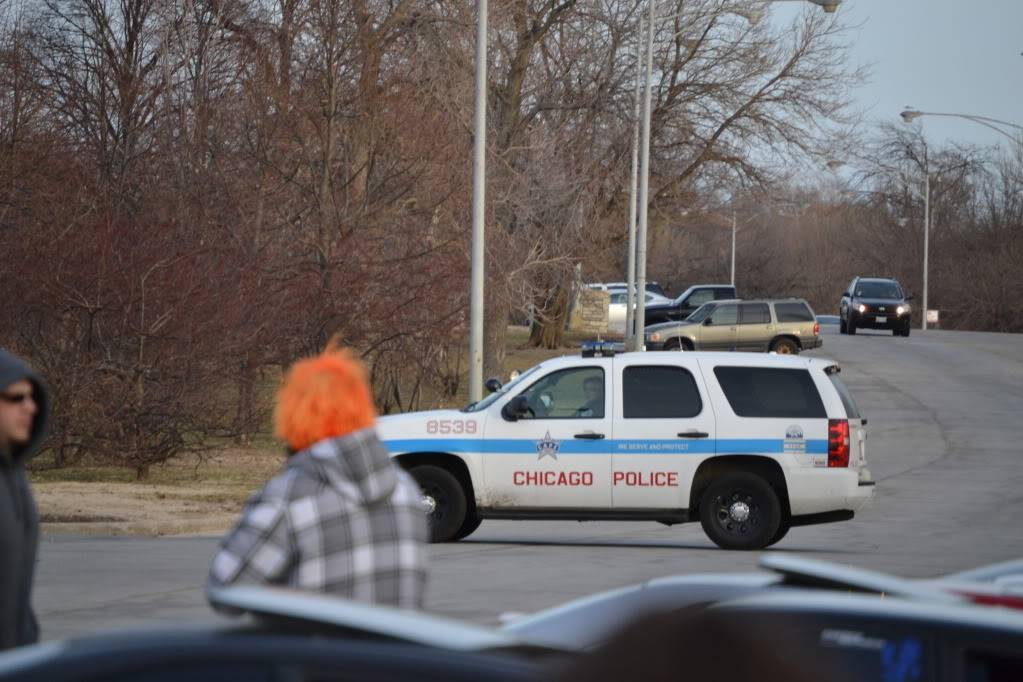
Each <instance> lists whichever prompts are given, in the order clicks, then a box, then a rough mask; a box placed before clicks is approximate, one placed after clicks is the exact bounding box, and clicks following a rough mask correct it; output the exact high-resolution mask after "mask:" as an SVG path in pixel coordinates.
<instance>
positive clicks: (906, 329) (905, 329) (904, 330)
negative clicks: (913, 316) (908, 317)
mask: <svg viewBox="0 0 1023 682" xmlns="http://www.w3.org/2000/svg"><path fill="white" fill-rule="evenodd" d="M909 329H910V327H909V322H907V323H906V324H905V326H903V327H902V335H903V336H905V337H906V338H907V339H908V338H909Z"/></svg>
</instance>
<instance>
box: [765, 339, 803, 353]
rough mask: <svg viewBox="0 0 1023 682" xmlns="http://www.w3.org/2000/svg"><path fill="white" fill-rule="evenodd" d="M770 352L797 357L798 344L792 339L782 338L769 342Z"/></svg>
mask: <svg viewBox="0 0 1023 682" xmlns="http://www.w3.org/2000/svg"><path fill="white" fill-rule="evenodd" d="M771 350H772V351H774V352H775V353H777V354H778V355H799V344H798V343H796V342H795V341H793V340H792V339H788V338H785V337H782V338H780V339H775V340H774V341H772V342H771Z"/></svg>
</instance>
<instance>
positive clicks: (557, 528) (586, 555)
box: [35, 327, 1023, 639]
mask: <svg viewBox="0 0 1023 682" xmlns="http://www.w3.org/2000/svg"><path fill="white" fill-rule="evenodd" d="M825 333H826V339H825V343H824V347H823V348H821V349H819V350H815V351H813V352H812V354H813V355H816V356H824V357H831V358H834V359H836V360H838V361H839V362H840V363H841V365H842V367H843V370H842V377H843V379H844V380H845V381H846V383H847V384H849V386H850V387H851V389H852V391H853V394H854V396H855V397H856V400H857V402H858V403H859V405H860V409H861V411H862V412H863V414H864V416H866V417H867V418H868V419H869V425H868V429H869V438H868V451H867V458H868V463H869V465H870V468H871V470H872V472H873V474H874V478H875V479H876V480H877V481H878V486H877V490H876V493H875V499H874V501H873V502H872V504H871V506H870V507H868V508H867V509H866V510H864V511H863V512H861V513H860V514H859V515H857V517H856V519H855V520H854V521H851V522H847V523H841V524H833V525H826V526H816V527H807V528H796V529H793V530H792V531H791V532H790V533H789V535H788V537H787V538H786V539H785V540H783V541H782V542H781V543H780V544H779V545H778V546H777V547H776V549H777V550H778V551H783V552H793V553H799V554H804V555H807V556H812V557H814V558H818V559H826V560H832V561H838V562H843V563H848V564H853V565H856V566H861V567H865V568H873V569H878V570H884V571H891V572H893V573H897V574H899V575H904V576H919V577H924V576H933V575H938V574H941V573H946V572H950V571H956V570H962V569H966V568H970V567H973V566H977V565H981V564H985V563H991V562H995V561H1001V560H1005V559H1011V558H1017V557H1021V556H1023V527H1021V522H1020V519H1019V516H1018V515H1017V511H1018V510H1019V509H1020V508H1021V507H1023V335H1007V334H986V333H971V332H942V331H929V332H923V333H922V332H920V331H919V330H916V329H914V330H913V334H912V336H911V337H910V338H908V339H903V338H893V337H892V336H891V335H890V333H881V332H869V331H867V332H863V331H861V332H860V333H858V334H857V335H856V336H854V337H847V336H840V335H839V334H838V332H837V327H825ZM215 546H216V538H94V537H67V536H52V537H48V538H46V539H45V540H44V542H43V544H42V549H41V557H40V564H39V571H38V573H37V583H36V590H35V605H36V608H37V611H38V614H39V617H40V621H41V625H42V628H43V636H44V638H46V639H53V638H58V637H65V636H69V635H79V634H84V633H88V632H97V631H100V630H104V629H110V628H137V627H146V626H152V625H159V624H168V623H189V622H198V621H204V620H210V619H212V618H214V616H213V615H212V614H211V612H210V610H209V609H208V607H207V606H206V604H205V601H204V597H203V592H202V589H203V588H202V586H203V582H204V579H205V574H206V568H207V565H208V562H209V559H210V557H211V555H212V553H213V550H214V548H215ZM431 550H432V570H431V576H430V586H429V591H428V594H427V608H428V609H429V610H431V611H434V612H438V613H442V614H447V615H452V616H456V617H461V618H466V619H469V620H473V621H477V622H481V623H495V622H496V621H497V618H498V615H499V614H501V613H504V612H520V611H533V610H537V609H540V608H544V607H547V606H552V605H554V604H557V603H559V602H562V601H565V600H568V599H572V598H575V597H579V596H582V595H585V594H589V593H591V592H594V591H598V590H604V589H609V588H612V587H617V586H621V585H625V584H629V583H632V582H636V581H641V580H644V579H648V578H653V577H657V576H663V575H671V574H678V573H688V572H705V571H724V572H734V571H745V570H749V569H751V568H753V567H754V566H755V564H756V561H757V557H758V555H759V553H755V552H754V553H740V552H725V551H722V550H719V549H717V548H716V547H715V546H714V545H712V544H711V543H710V541H709V540H707V539H706V537H705V536H704V535H703V532H702V530H701V529H700V527H699V524H687V525H683V526H674V527H671V528H668V527H665V526H661V525H659V524H655V523H610V522H588V523H575V522H552V521H536V522H522V521H485V522H484V523H483V525H482V526H481V527H480V528H479V530H478V531H477V532H476V533H474V534H473V535H472V536H471V537H469V538H468V539H467V540H464V541H462V542H459V543H455V544H450V545H435V546H433V547H432V548H431Z"/></svg>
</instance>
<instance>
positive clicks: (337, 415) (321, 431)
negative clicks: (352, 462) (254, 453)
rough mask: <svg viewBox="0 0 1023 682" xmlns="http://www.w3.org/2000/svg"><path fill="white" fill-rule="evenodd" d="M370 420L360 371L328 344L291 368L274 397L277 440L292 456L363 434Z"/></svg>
mask: <svg viewBox="0 0 1023 682" xmlns="http://www.w3.org/2000/svg"><path fill="white" fill-rule="evenodd" d="M375 419H376V409H375V408H374V406H373V395H372V393H371V392H370V389H369V382H368V381H367V380H366V370H365V368H364V367H363V365H362V363H361V362H359V361H358V360H357V359H356V358H355V357H353V356H352V354H351V353H350V352H348V351H347V350H343V349H339V348H337V346H336V344H335V343H334V341H331V342H330V344H328V345H327V349H326V350H324V351H323V353H321V354H320V355H317V356H316V357H313V358H306V359H305V360H299V361H298V362H296V363H295V364H294V365H292V367H291V369H290V370H289V371H288V374H287V376H286V377H285V378H284V383H283V384H282V386H281V388H280V390H279V391H278V392H277V410H276V412H275V414H274V422H275V424H276V431H277V436H278V437H279V438H281V439H283V440H284V441H285V442H287V444H288V446H289V447H290V448H291V450H292V452H299V451H301V450H305V449H306V448H308V447H309V446H311V445H313V444H314V443H318V442H319V441H321V440H325V439H327V438H337V437H338V436H344V435H347V434H349V433H352V432H353V431H358V430H360V429H364V428H367V427H369V426H372V425H373V422H374V420H375Z"/></svg>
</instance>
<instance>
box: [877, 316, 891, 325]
mask: <svg viewBox="0 0 1023 682" xmlns="http://www.w3.org/2000/svg"><path fill="white" fill-rule="evenodd" d="M876 319H877V323H878V324H884V323H885V322H887V321H888V318H887V317H878V318H876Z"/></svg>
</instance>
